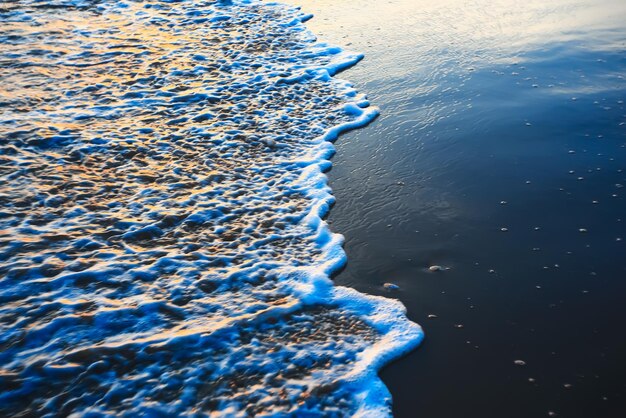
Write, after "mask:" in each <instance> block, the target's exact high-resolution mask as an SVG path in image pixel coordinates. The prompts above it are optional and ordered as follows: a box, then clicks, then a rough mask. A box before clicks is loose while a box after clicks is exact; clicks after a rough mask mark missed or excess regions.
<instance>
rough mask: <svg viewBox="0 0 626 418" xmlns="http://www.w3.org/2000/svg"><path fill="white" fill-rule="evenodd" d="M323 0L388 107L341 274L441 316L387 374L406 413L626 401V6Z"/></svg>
mask: <svg viewBox="0 0 626 418" xmlns="http://www.w3.org/2000/svg"><path fill="white" fill-rule="evenodd" d="M304 3H305V7H304V9H305V10H306V11H312V12H313V13H315V14H316V19H314V20H313V21H311V23H310V26H311V27H312V28H313V30H314V31H315V32H316V33H318V34H320V36H323V37H324V38H331V40H332V38H333V37H335V38H336V40H337V41H338V42H341V41H343V42H344V44H347V45H348V46H349V47H350V48H354V49H356V50H362V51H365V53H366V59H365V61H364V62H363V63H362V64H361V65H360V66H358V67H356V68H355V69H352V70H350V71H349V72H348V73H347V75H345V77H347V78H349V79H350V80H352V81H354V82H355V83H356V85H357V87H358V88H359V89H360V90H362V91H366V92H368V94H369V97H370V99H371V101H372V102H373V103H375V104H376V105H378V106H380V107H381V112H382V113H381V117H380V118H379V119H378V120H377V121H376V122H375V123H374V124H373V125H371V126H370V127H368V128H366V129H364V130H360V131H357V132H353V133H351V134H349V135H348V136H346V137H343V138H342V139H341V140H340V141H339V142H338V143H337V155H336V156H335V159H334V161H333V162H334V168H333V170H332V172H331V173H330V180H331V186H332V188H333V191H334V194H335V195H336V197H337V203H336V205H335V207H334V209H333V211H332V212H331V216H330V218H329V219H330V221H332V222H333V224H332V227H333V229H334V230H335V231H337V232H340V233H342V234H344V235H345V236H346V239H347V241H346V246H345V248H346V251H347V254H348V260H349V261H348V265H347V267H346V269H345V270H344V271H343V272H342V273H341V274H340V275H339V276H338V277H337V278H336V281H337V282H338V283H340V284H343V285H349V286H353V287H355V288H357V289H359V290H361V291H364V292H368V293H373V294H383V295H387V296H391V297H396V298H398V299H400V300H401V301H402V302H403V303H404V304H405V305H406V306H407V308H408V312H409V317H410V318H411V319H413V320H415V321H416V322H419V323H420V324H422V325H423V327H424V330H425V333H426V339H425V341H424V343H423V345H422V346H421V347H420V348H419V349H418V350H417V351H415V352H413V353H412V354H410V355H409V356H407V357H406V358H404V359H402V360H400V361H398V362H396V363H394V364H393V365H391V366H390V367H388V368H387V369H385V370H384V372H383V375H382V377H383V380H384V381H385V383H386V384H387V385H388V387H389V388H390V390H391V393H392V395H393V398H394V412H395V414H396V416H398V417H416V416H420V417H429V418H430V417H436V418H441V417H460V416H463V417H502V416H504V417H542V416H563V417H622V416H626V378H625V377H626V356H625V353H626V335H625V334H624V329H626V304H625V303H624V300H625V298H626V189H625V188H624V187H623V186H626V171H625V170H626V126H625V123H626V110H625V106H624V101H625V100H626V80H625V79H624V76H625V75H626V24H625V23H624V22H626V14H625V13H624V10H625V7H624V4H623V2H611V1H602V2H590V1H587V2H585V1H583V2H574V1H565V0H563V1H557V2H551V3H550V4H542V3H539V2H525V3H519V4H517V3H514V2H510V1H498V2H472V3H466V2H460V1H444V2H437V3H435V2H423V1H409V0H406V1H402V0H398V1H392V2H386V3H385V4H379V3H378V2H374V1H369V0H361V1H356V2H333V3H332V4H330V3H331V2H321V3H320V2H315V6H314V5H312V4H308V2H304ZM433 265H438V266H441V267H442V268H443V269H442V270H441V271H436V272H431V271H430V270H429V267H430V266H433ZM386 282H392V283H394V284H397V285H398V286H399V290H396V291H387V290H385V289H384V288H383V287H382V285H383V284H384V283H386ZM429 315H430V318H429ZM435 316H436V317H435Z"/></svg>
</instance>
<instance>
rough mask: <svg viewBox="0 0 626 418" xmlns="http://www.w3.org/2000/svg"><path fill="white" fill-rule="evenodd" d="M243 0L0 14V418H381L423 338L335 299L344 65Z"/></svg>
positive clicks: (24, 5)
mask: <svg viewBox="0 0 626 418" xmlns="http://www.w3.org/2000/svg"><path fill="white" fill-rule="evenodd" d="M308 17H309V16H307V15H305V14H303V13H302V12H300V11H299V10H298V9H296V8H293V7H289V6H284V5H281V4H275V3H269V2H261V1H256V0H250V1H246V0H232V1H227V0H224V1H202V0H200V1H198V0H188V1H156V0H155V1H142V2H139V1H125V2H122V1H114V0H104V1H87V0H57V1H38V0H30V1H19V2H4V3H2V4H0V21H1V22H2V25H0V80H1V84H0V109H1V113H0V201H1V202H2V205H1V207H0V415H2V416H14V417H17V416H24V417H26V416H50V417H52V416H111V415H120V416H133V417H134V416H168V417H169V416H179V415H184V416H208V415H211V416H242V417H243V416H320V415H323V416H346V415H353V414H356V415H359V416H373V417H379V416H385V415H388V414H389V413H390V397H389V393H388V391H387V390H386V388H385V386H384V385H383V384H382V382H381V381H380V379H379V378H378V376H377V374H376V373H377V370H378V369H379V368H380V367H381V366H382V365H383V364H385V363H387V362H389V361H390V360H391V359H393V358H396V357H397V356H399V355H401V354H403V353H405V352H407V351H409V350H410V349H412V348H414V347H415V346H416V345H417V344H418V343H419V342H420V340H421V338H422V331H421V329H420V327H419V326H417V325H416V324H414V323H412V322H410V321H408V320H407V318H406V316H405V309H404V307H403V306H402V305H401V304H400V303H399V302H397V301H395V300H393V299H386V298H381V297H370V296H365V295H363V294H360V293H358V292H356V291H355V290H352V289H350V288H346V287H338V286H333V283H332V281H331V280H330V275H331V274H333V273H335V272H336V271H338V269H340V268H341V267H342V266H343V265H344V264H345V260H346V256H345V253H344V251H343V250H342V247H341V245H342V243H343V238H342V236H341V235H338V234H335V233H332V232H331V231H330V229H329V227H328V224H327V223H326V222H325V221H324V220H323V218H324V217H325V216H326V214H327V212H328V210H329V208H330V206H331V205H332V203H333V197H332V196H331V194H330V188H329V187H328V185H327V179H326V176H325V174H324V172H326V171H328V170H329V168H330V162H329V161H328V159H329V158H330V156H331V155H332V154H333V152H334V148H333V145H332V144H331V142H330V141H333V140H335V139H337V137H338V135H339V134H340V133H342V132H344V131H347V130H351V129H353V128H358V127H362V126H364V125H366V124H368V123H369V122H371V121H372V120H373V119H374V118H375V117H376V116H377V115H378V110H377V108H375V107H370V106H369V103H368V101H367V99H366V98H365V96H363V95H360V94H358V93H357V92H356V91H355V90H354V89H353V88H352V86H351V85H350V84H349V83H347V82H345V81H341V80H339V79H337V78H333V77H332V76H333V75H335V74H336V73H337V72H338V71H340V70H342V69H345V68H347V67H349V66H352V65H354V64H355V63H356V62H358V61H359V60H360V59H361V58H362V55H359V54H354V53H349V52H345V51H343V50H342V49H340V48H338V47H335V46H333V45H329V44H326V43H322V42H317V41H316V39H315V37H314V36H313V34H312V33H311V32H309V31H308V30H307V29H306V28H305V26H304V25H303V21H305V20H306V19H307V18H308Z"/></svg>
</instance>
